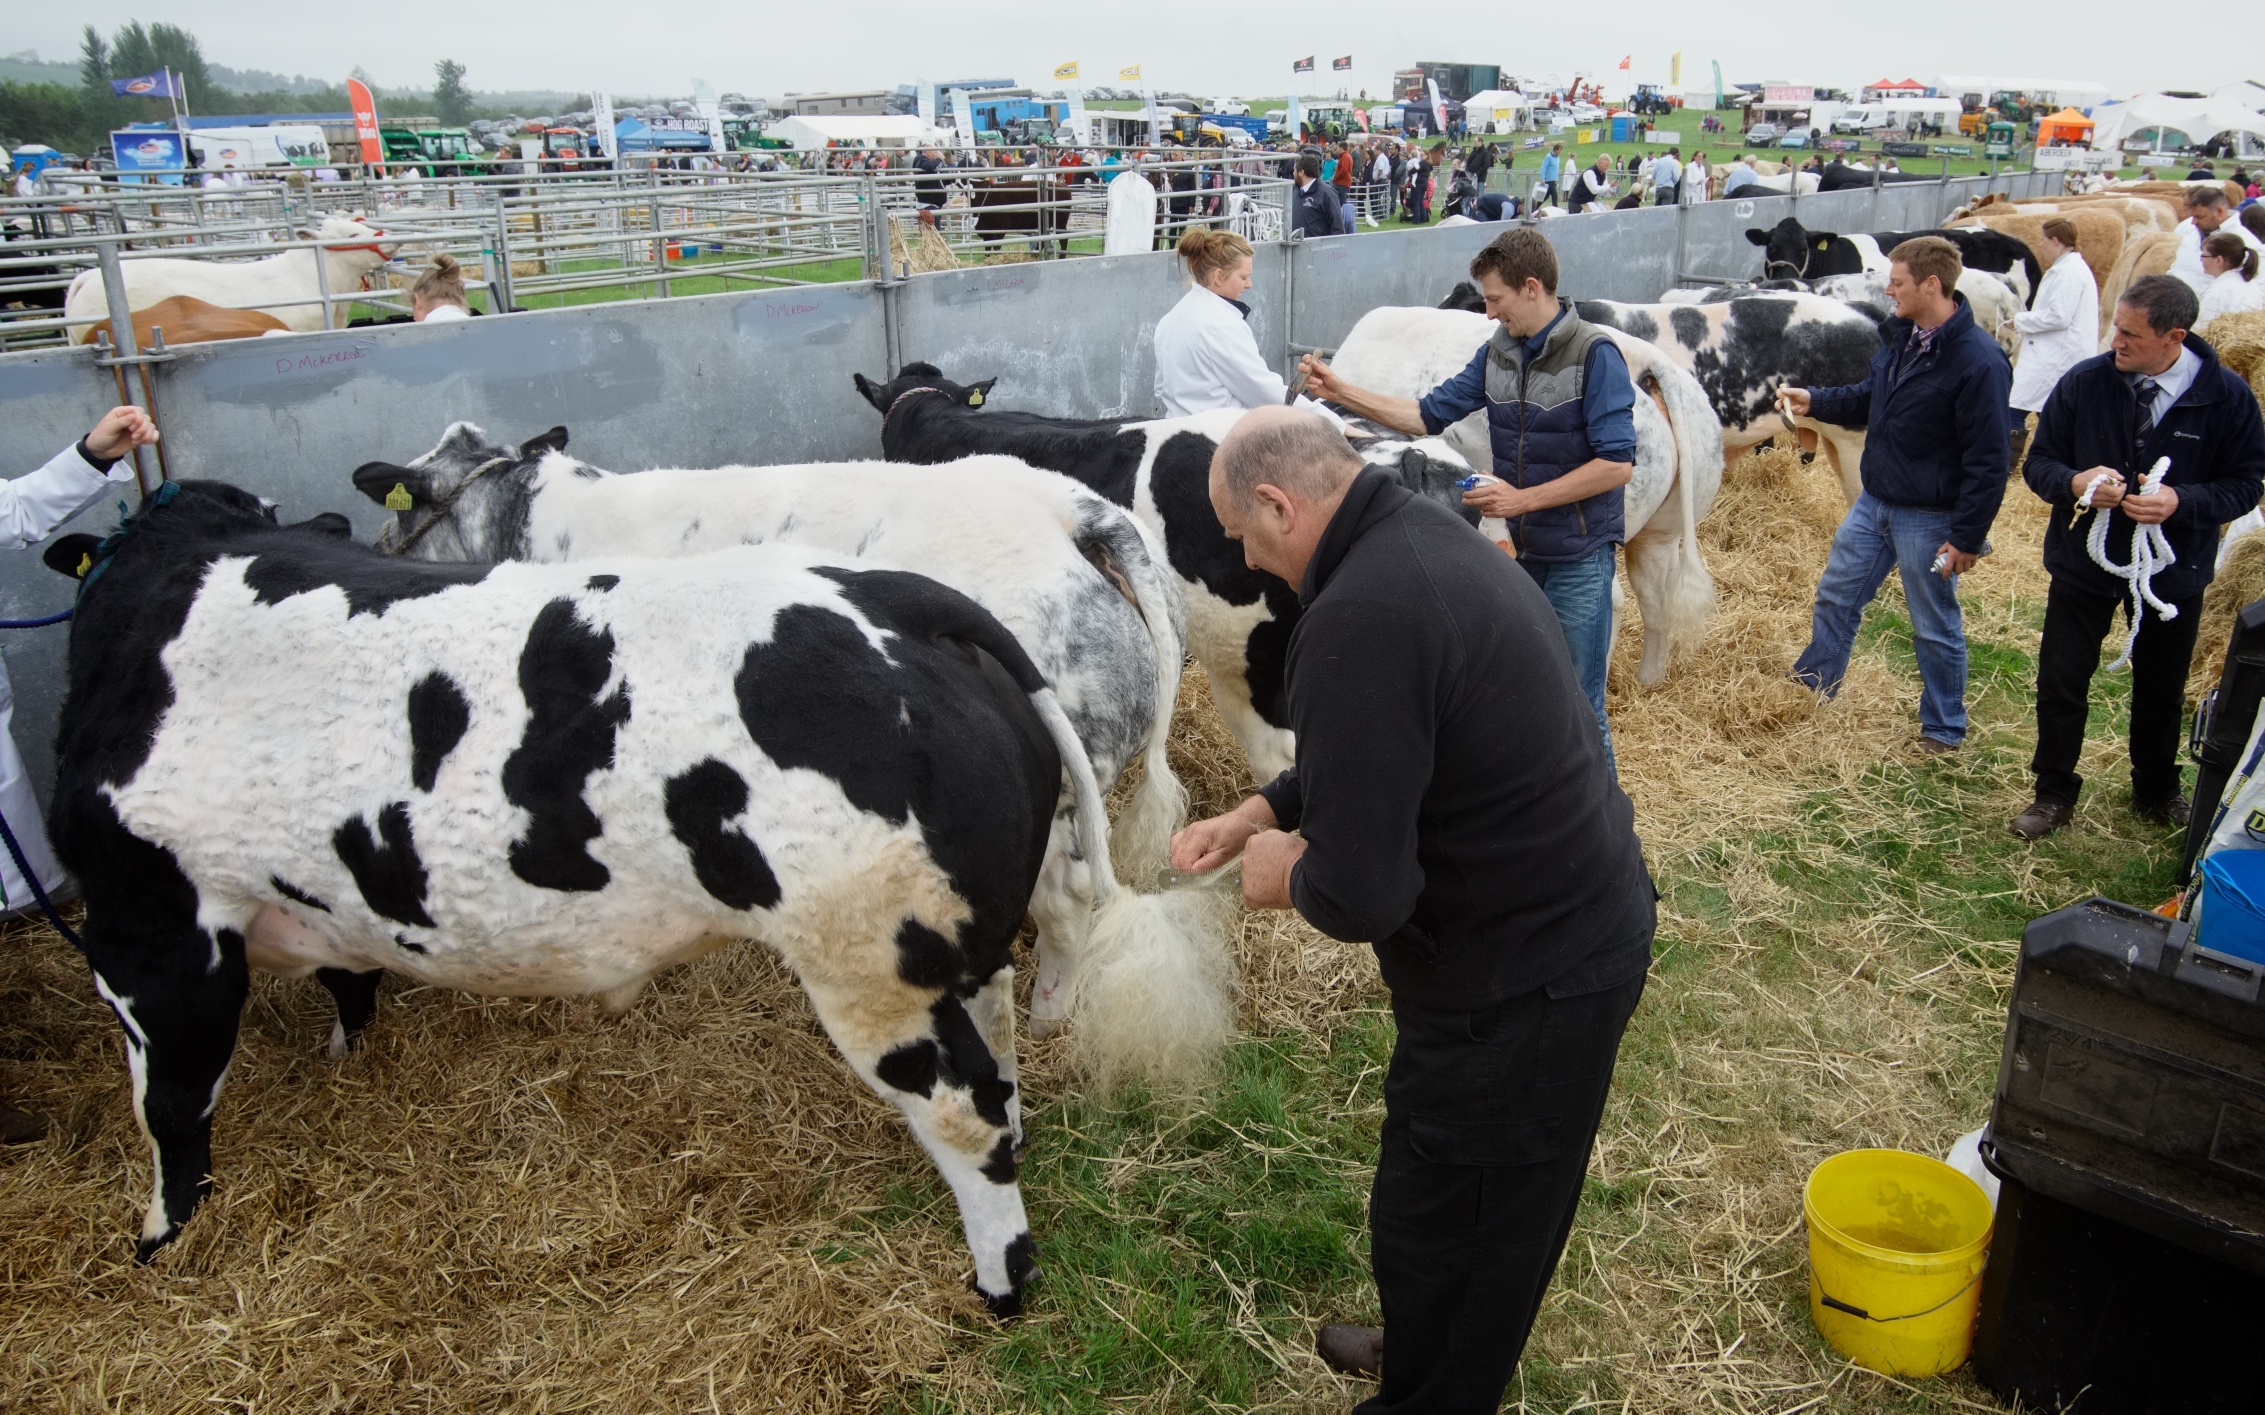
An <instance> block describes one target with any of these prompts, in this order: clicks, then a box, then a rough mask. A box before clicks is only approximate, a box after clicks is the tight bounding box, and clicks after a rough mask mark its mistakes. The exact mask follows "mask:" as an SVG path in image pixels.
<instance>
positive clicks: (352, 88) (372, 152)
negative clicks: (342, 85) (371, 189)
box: [346, 79, 385, 163]
mask: <svg viewBox="0 0 2265 1415" xmlns="http://www.w3.org/2000/svg"><path fill="white" fill-rule="evenodd" d="M346 101H347V102H348V103H351V104H352V105H353V107H354V137H355V139H356V141H358V142H360V143H361V145H362V160H363V161H364V162H369V163H378V162H383V161H385V144H384V143H383V142H380V141H379V140H378V130H377V100H376V99H374V98H372V97H370V86H369V85H368V84H366V83H363V82H362V81H361V80H360V79H348V80H347V81H346Z"/></svg>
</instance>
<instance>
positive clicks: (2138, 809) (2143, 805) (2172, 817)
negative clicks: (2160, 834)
mask: <svg viewBox="0 0 2265 1415" xmlns="http://www.w3.org/2000/svg"><path fill="white" fill-rule="evenodd" d="M2131 810H2132V814H2133V815H2137V816H2144V817H2145V818H2146V819H2148V820H2151V821H2153V822H2155V823H2156V824H2157V825H2185V824H2186V822H2187V818H2188V817H2189V816H2191V815H2193V814H2194V805H2193V803H2192V802H2190V801H2188V800H2187V799H2186V798H2185V797H2184V796H2166V797H2164V798H2163V799H2162V800H2160V801H2134V802H2132V803H2131Z"/></svg>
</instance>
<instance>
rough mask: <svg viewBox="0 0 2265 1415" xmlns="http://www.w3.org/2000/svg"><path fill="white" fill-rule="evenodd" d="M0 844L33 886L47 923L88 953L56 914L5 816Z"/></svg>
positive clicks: (1, 818)
mask: <svg viewBox="0 0 2265 1415" xmlns="http://www.w3.org/2000/svg"><path fill="white" fill-rule="evenodd" d="M0 842H5V843H6V844H7V847H8V858H10V859H12V860H14V861H15V862H16V873H17V874H19V875H22V876H23V877H24V883H25V884H28V885H30V886H31V893H32V897H33V898H34V899H37V900H38V901H39V911H40V912H41V913H42V914H45V915H46V916H47V922H49V923H51V924H53V925H54V926H55V932H57V933H59V934H61V935H63V937H65V938H67V939H69V940H70V941H71V947H73V948H75V949H77V950H78V951H79V952H81V953H84V952H86V951H87V946H86V944H84V943H83V942H81V941H80V939H79V936H78V935H77V934H76V933H73V932H72V931H71V926H70V925H69V924H66V923H64V922H63V916H62V915H61V914H58V913H56V912H55V901H54V900H52V899H49V898H48V897H47V890H46V889H45V888H44V887H43V886H41V884H40V882H39V875H38V874H37V873H36V872H35V871H34V870H33V869H32V867H31V861H29V860H27V859H25V858H24V847H23V846H21V845H18V844H17V843H16V833H15V832H14V831H12V830H10V829H8V818H7V817H6V816H4V815H0Z"/></svg>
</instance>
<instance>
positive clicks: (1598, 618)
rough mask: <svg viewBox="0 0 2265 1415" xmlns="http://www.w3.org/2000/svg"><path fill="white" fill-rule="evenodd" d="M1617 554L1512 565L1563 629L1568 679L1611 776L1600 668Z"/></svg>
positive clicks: (1608, 639)
mask: <svg viewBox="0 0 2265 1415" xmlns="http://www.w3.org/2000/svg"><path fill="white" fill-rule="evenodd" d="M1619 550H1620V547H1618V546H1616V545H1608V546H1605V547H1603V548H1602V549H1600V550H1593V551H1591V552H1589V553H1588V554H1587V555H1584V556H1582V557H1581V558H1580V559H1579V560H1561V561H1556V562H1544V561H1538V560H1526V559H1523V558H1521V559H1520V560H1519V561H1518V563H1519V564H1520V565H1522V566H1524V567H1525V571H1526V573H1527V574H1529V575H1531V576H1533V579H1534V583H1535V584H1537V585H1539V586H1541V592H1542V597H1543V598H1544V599H1547V600H1548V601H1549V607H1550V608H1551V609H1554V610H1556V611H1557V627H1558V628H1559V629H1561V630H1563V631H1564V634H1565V647H1566V648H1567V649H1568V650H1569V651H1571V653H1572V655H1573V679H1574V681H1575V682H1577V683H1579V684H1580V685H1581V696H1583V697H1585V698H1587V699H1588V700H1589V707H1590V708H1591V709H1592V710H1594V711H1595V713H1596V715H1597V735H1598V736H1599V737H1601V738H1603V739H1604V765H1605V768H1606V769H1607V770H1608V771H1610V772H1611V773H1612V774H1613V776H1614V777H1615V778H1617V777H1618V776H1619V775H1620V766H1619V763H1617V762H1615V761H1614V760H1613V757H1612V727H1611V724H1609V723H1607V722H1606V721H1605V720H1604V670H1605V667H1606V665H1607V664H1609V663H1610V662H1611V660H1612V575H1613V571H1614V570H1615V569H1617V568H1618V564H1619Z"/></svg>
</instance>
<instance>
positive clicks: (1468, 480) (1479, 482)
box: [1455, 472, 1518, 560]
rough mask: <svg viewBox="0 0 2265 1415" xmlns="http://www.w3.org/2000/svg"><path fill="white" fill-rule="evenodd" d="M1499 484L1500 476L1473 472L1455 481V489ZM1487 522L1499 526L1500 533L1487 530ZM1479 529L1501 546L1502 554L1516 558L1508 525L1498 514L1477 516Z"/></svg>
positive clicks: (1515, 548)
mask: <svg viewBox="0 0 2265 1415" xmlns="http://www.w3.org/2000/svg"><path fill="white" fill-rule="evenodd" d="M1500 485H1502V478H1500V477H1494V476H1488V475H1487V474H1486V473H1485V472H1473V473H1471V474H1470V475H1469V476H1467V477H1464V478H1462V479H1461V480H1460V481H1457V482H1456V483H1455V489H1456V490H1457V491H1476V490H1478V489H1479V488H1480V487H1482V486H1500ZM1489 522H1492V523H1493V524H1494V525H1495V526H1498V527H1500V528H1501V531H1502V534H1500V535H1495V534H1494V533H1493V532H1492V531H1489V530H1488V529H1487V525H1488V523H1489ZM1479 529H1480V530H1481V531H1482V532H1485V533H1486V535H1487V537H1488V538H1489V539H1490V540H1492V541H1493V542H1494V543H1495V544H1496V545H1498V546H1500V547H1502V553H1503V554H1504V555H1507V556H1509V557H1510V558H1511V559H1512V560H1515V559H1517V558H1518V547H1516V546H1515V545H1512V544H1511V543H1510V525H1509V523H1508V522H1507V521H1504V520H1503V519H1502V518H1501V517H1499V516H1482V517H1480V518H1479Z"/></svg>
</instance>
